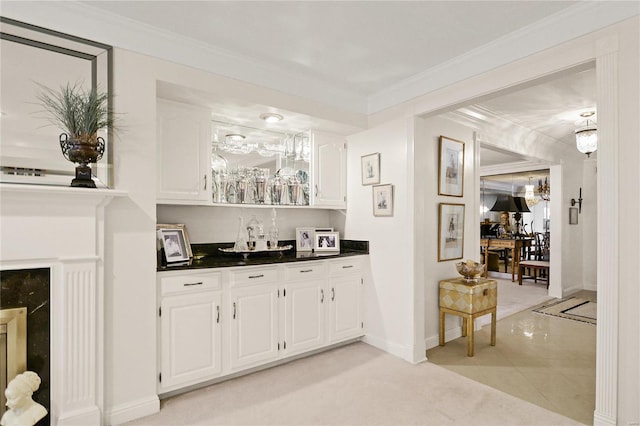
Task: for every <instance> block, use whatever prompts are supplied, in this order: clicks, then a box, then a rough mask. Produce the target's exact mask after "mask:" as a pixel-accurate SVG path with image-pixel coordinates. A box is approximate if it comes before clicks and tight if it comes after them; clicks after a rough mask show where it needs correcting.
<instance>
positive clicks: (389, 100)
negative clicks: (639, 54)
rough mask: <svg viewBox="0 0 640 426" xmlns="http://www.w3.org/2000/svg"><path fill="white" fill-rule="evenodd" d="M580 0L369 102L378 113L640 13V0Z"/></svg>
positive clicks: (372, 110)
mask: <svg viewBox="0 0 640 426" xmlns="http://www.w3.org/2000/svg"><path fill="white" fill-rule="evenodd" d="M613 3H614V2H606V1H604V2H603V1H593V2H579V3H578V4H576V5H574V6H571V7H568V8H566V9H564V10H562V11H560V12H558V13H555V14H553V15H551V16H549V17H547V18H546V19H543V20H540V21H538V22H534V23H533V24H531V25H527V26H525V27H522V28H521V29H519V30H516V31H513V32H511V33H509V34H507V35H505V36H503V37H500V38H497V39H495V40H494V41H492V42H490V43H487V44H485V45H483V46H480V47H479V48H476V49H474V50H471V51H469V52H467V53H465V54H463V55H460V56H457V57H455V58H453V59H451V60H449V61H447V62H443V63H442V64H439V65H437V66H435V67H432V68H430V69H428V70H425V71H423V72H421V73H418V74H416V75H414V76H412V77H409V78H407V79H405V80H403V81H400V82H398V83H397V84H394V85H392V86H390V87H388V88H387V89H384V90H382V91H380V92H378V93H376V94H374V95H372V96H370V97H369V98H368V114H374V113H378V112H380V111H383V110H385V109H387V108H391V107H393V106H397V105H398V104H401V103H403V102H406V101H409V100H411V99H414V98H416V97H418V96H421V95H424V94H426V93H429V92H432V91H434V90H437V89H439V88H442V87H445V86H449V85H451V84H454V83H457V82H460V81H463V80H466V79H468V78H471V77H473V76H476V75H479V74H483V73H485V72H487V71H489V70H491V69H494V68H498V67H500V66H503V65H505V64H508V63H511V62H514V61H517V60H519V59H522V58H525V57H527V56H530V55H532V54H534V53H537V52H540V51H542V50H545V49H548V48H551V47H553V46H556V45H558V44H561V43H563V42H566V41H569V40H572V39H574V38H577V37H580V36H583V35H586V34H588V33H591V32H594V31H597V30H600V29H602V28H605V27H607V26H609V25H612V24H615V23H617V22H620V21H623V20H625V19H628V18H631V17H633V16H636V15H639V14H640V6H638V3H636V2H624V1H622V2H615V5H613V6H612V4H613Z"/></svg>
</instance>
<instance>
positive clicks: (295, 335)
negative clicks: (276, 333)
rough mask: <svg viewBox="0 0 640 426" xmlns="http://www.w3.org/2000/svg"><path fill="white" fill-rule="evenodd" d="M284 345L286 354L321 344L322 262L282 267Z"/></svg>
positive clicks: (324, 302) (323, 320)
mask: <svg viewBox="0 0 640 426" xmlns="http://www.w3.org/2000/svg"><path fill="white" fill-rule="evenodd" d="M285 268H286V271H285V275H286V278H285V286H284V291H283V294H284V297H283V299H282V300H283V301H284V328H285V336H284V345H285V349H286V355H287V356H289V355H295V354H298V353H301V352H305V351H308V350H312V349H316V348H319V347H321V346H322V345H323V344H324V343H325V330H326V305H327V301H328V298H327V297H326V291H327V290H326V288H327V281H326V272H325V271H326V265H325V264H324V263H317V262H310V263H306V262H304V263H303V264H297V265H290V266H289V265H288V266H286V267H285Z"/></svg>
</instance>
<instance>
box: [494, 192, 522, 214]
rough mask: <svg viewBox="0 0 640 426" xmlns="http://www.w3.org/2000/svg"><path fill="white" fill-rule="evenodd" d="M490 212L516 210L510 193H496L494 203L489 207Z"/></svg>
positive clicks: (516, 207)
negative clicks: (496, 196)
mask: <svg viewBox="0 0 640 426" xmlns="http://www.w3.org/2000/svg"><path fill="white" fill-rule="evenodd" d="M491 211H492V212H517V211H519V210H518V206H516V203H515V201H514V200H513V197H512V196H511V195H498V198H497V199H496V202H495V204H494V205H493V207H491Z"/></svg>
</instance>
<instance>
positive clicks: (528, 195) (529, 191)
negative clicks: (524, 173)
mask: <svg viewBox="0 0 640 426" xmlns="http://www.w3.org/2000/svg"><path fill="white" fill-rule="evenodd" d="M533 187H534V186H533V185H532V184H531V178H529V185H525V186H524V200H525V201H526V202H527V206H529V207H533V206H535V205H536V204H538V203H539V202H540V199H538V198H537V197H536V194H535V193H534V192H533Z"/></svg>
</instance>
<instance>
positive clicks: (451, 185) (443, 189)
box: [438, 136, 464, 197]
mask: <svg viewBox="0 0 640 426" xmlns="http://www.w3.org/2000/svg"><path fill="white" fill-rule="evenodd" d="M439 157H440V161H439V167H438V195H449V196H451V197H462V196H463V195H464V189H463V188H464V187H463V185H464V142H462V141H459V140H456V139H452V138H449V137H447V136H440V155H439Z"/></svg>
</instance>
